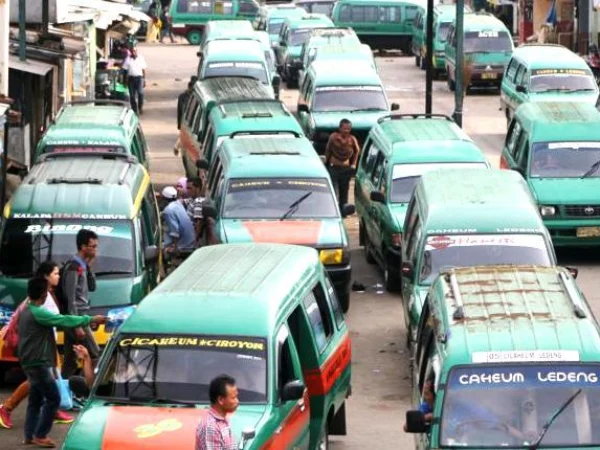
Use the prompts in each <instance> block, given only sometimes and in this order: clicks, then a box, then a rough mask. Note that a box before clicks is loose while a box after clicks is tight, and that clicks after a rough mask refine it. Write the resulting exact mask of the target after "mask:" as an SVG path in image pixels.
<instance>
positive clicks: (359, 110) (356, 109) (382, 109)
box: [349, 106, 385, 113]
mask: <svg viewBox="0 0 600 450" xmlns="http://www.w3.org/2000/svg"><path fill="white" fill-rule="evenodd" d="M361 111H385V109H384V108H378V107H373V106H372V107H370V108H355V109H351V110H350V111H349V112H351V113H353V112H361Z"/></svg>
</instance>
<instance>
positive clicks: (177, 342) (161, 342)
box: [119, 337, 265, 351]
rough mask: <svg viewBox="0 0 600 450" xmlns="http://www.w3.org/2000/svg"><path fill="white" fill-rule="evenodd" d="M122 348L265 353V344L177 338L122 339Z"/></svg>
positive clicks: (120, 343)
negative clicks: (152, 347) (144, 347)
mask: <svg viewBox="0 0 600 450" xmlns="http://www.w3.org/2000/svg"><path fill="white" fill-rule="evenodd" d="M119 345H120V346H121V347H131V346H133V347H135V346H146V345H157V346H161V347H164V346H170V347H185V346H195V347H217V348H238V349H242V350H257V351H264V349H265V346H264V343H263V342H249V341H239V340H231V339H201V338H189V337H187V338H186V337H184V338H176V337H161V338H154V339H151V338H141V337H136V338H133V339H122V340H121V341H119Z"/></svg>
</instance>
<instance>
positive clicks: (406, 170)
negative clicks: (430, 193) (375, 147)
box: [390, 162, 487, 203]
mask: <svg viewBox="0 0 600 450" xmlns="http://www.w3.org/2000/svg"><path fill="white" fill-rule="evenodd" d="M440 168H446V169H485V168H487V165H486V164H485V163H483V162H472V163H454V162H447V163H446V162H444V163H428V164H396V165H394V169H393V170H392V192H391V193H390V201H391V202H392V203H408V202H409V201H410V198H411V197H412V194H413V191H414V190H415V186H416V185H417V183H418V182H419V179H420V178H421V175H423V174H424V173H425V172H429V171H430V170H435V169H440Z"/></svg>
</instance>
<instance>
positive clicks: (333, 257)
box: [319, 248, 344, 265]
mask: <svg viewBox="0 0 600 450" xmlns="http://www.w3.org/2000/svg"><path fill="white" fill-rule="evenodd" d="M319 259H320V260H321V262H322V263H323V264H325V265H328V264H341V263H342V262H343V261H344V249H341V248H328V249H323V250H320V251H319Z"/></svg>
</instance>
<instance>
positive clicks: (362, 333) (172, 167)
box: [0, 45, 600, 450]
mask: <svg viewBox="0 0 600 450" xmlns="http://www.w3.org/2000/svg"><path fill="white" fill-rule="evenodd" d="M141 52H142V53H143V54H144V56H145V57H146V59H147V61H148V64H149V65H150V69H149V70H148V86H147V105H146V108H145V112H144V115H143V117H142V119H143V124H144V131H145V134H146V136H147V139H148V142H149V145H150V148H151V154H150V156H151V166H152V167H151V171H152V178H153V180H154V182H155V183H156V184H164V183H174V181H175V180H176V179H177V177H178V176H179V175H181V174H182V173H183V171H182V168H181V163H180V160H179V159H178V158H175V157H174V156H173V153H172V148H173V144H174V142H175V139H176V127H175V124H176V121H175V108H176V98H177V94H178V93H179V92H181V91H182V90H183V89H184V88H185V86H186V84H187V81H188V79H189V76H190V75H191V74H192V73H193V71H194V69H195V67H196V48H193V47H191V46H188V45H155V46H143V47H142V49H141ZM377 65H378V67H379V71H380V74H381V77H382V79H383V81H384V84H385V86H386V89H387V91H388V95H389V97H390V100H392V101H395V102H398V103H400V110H401V112H404V113H409V112H423V111H424V108H425V77H424V72H422V71H420V70H419V69H418V68H416V67H415V65H414V59H412V58H406V57H400V56H397V55H393V54H391V53H390V54H388V55H384V56H378V57H377ZM282 98H283V100H284V101H285V102H286V103H288V105H289V106H290V109H295V105H296V98H297V92H296V91H295V90H290V91H288V90H284V91H283V94H282ZM433 105H434V108H433V109H434V111H433V112H434V113H441V114H451V113H452V111H453V108H454V100H453V95H452V94H451V93H450V92H449V91H448V89H447V87H446V83H445V82H443V81H436V82H434V94H433ZM498 106H499V102H498V95H497V93H496V92H477V93H474V94H473V95H469V96H467V97H466V99H465V111H464V128H465V130H466V131H467V133H469V134H470V135H471V136H472V137H473V139H474V140H475V142H476V143H477V144H478V145H479V146H480V148H481V149H482V150H484V152H485V154H486V155H487V157H488V158H489V159H490V161H491V163H492V164H493V165H496V166H497V164H498V157H499V153H500V150H501V147H502V143H503V141H504V134H505V132H506V121H505V119H504V117H503V116H502V114H501V113H500V112H499V111H498ZM346 224H347V226H348V229H349V231H350V234H351V243H352V264H353V279H354V280H356V281H358V282H360V283H362V284H364V285H365V286H367V290H366V291H365V292H364V293H353V295H352V299H351V302H352V303H351V308H350V312H349V314H348V317H347V320H348V322H349V324H350V329H351V335H352V339H353V361H352V368H353V395H352V397H351V398H350V400H349V401H348V408H347V412H348V430H349V434H348V436H345V437H339V438H334V439H333V445H332V448H334V449H339V450H342V449H345V450H351V449H365V448H377V449H380V448H382V449H383V448H386V449H387V448H390V449H391V448H397V449H408V448H411V447H412V445H413V439H412V437H411V436H408V435H406V434H405V433H403V432H402V424H403V421H404V411H405V410H406V409H407V408H409V407H410V398H411V394H410V386H411V383H410V377H409V359H408V355H407V353H406V352H405V351H404V350H405V349H404V346H403V342H404V341H405V330H404V326H403V323H404V319H403V318H402V311H401V307H400V306H401V305H400V302H401V299H400V297H398V296H392V295H390V294H388V293H386V292H384V291H382V290H381V289H380V288H378V287H377V285H378V284H379V283H381V280H382V277H381V274H379V273H378V272H377V271H376V270H374V268H373V267H372V266H369V265H367V264H366V262H365V259H364V253H363V251H362V249H360V248H359V247H358V222H357V220H356V218H354V217H352V218H349V219H347V220H346ZM559 259H560V261H561V263H562V264H569V265H574V266H577V267H579V268H580V275H579V280H578V281H579V283H580V286H581V287H582V289H583V291H584V293H585V294H586V296H587V298H588V300H589V301H590V302H591V304H592V308H593V309H594V311H595V312H596V314H597V315H598V314H599V313H600V294H598V293H596V291H595V289H594V287H595V286H594V284H593V279H594V278H593V277H594V276H598V273H599V270H598V269H599V267H598V263H597V259H598V258H597V257H596V255H595V252H593V251H581V250H579V251H571V252H561V253H560V254H559ZM9 391H10V389H9V388H7V387H3V388H2V389H0V398H4V397H5V396H6V395H7V393H8V392H9ZM23 413H24V407H23V406H22V407H20V408H19V410H18V411H17V413H16V414H15V422H16V427H15V429H13V430H11V431H7V430H0V434H1V436H0V449H12V448H18V446H19V442H20V440H21V436H22V424H23ZM66 429H67V427H65V426H60V427H55V429H54V430H53V432H52V436H53V437H55V438H62V437H63V436H64V434H65V432H66Z"/></svg>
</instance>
